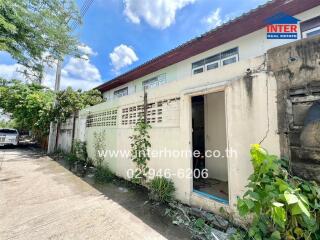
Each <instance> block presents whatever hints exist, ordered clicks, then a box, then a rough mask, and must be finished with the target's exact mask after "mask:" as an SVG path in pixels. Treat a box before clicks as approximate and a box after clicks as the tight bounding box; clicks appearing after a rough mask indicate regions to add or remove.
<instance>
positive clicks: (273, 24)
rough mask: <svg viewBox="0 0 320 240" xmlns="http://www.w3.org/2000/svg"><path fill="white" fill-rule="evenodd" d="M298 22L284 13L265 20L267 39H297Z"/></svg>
mask: <svg viewBox="0 0 320 240" xmlns="http://www.w3.org/2000/svg"><path fill="white" fill-rule="evenodd" d="M299 21H300V20H299V19H297V18H295V17H292V16H290V15H288V14H285V13H278V14H276V15H274V16H272V17H270V18H268V19H266V20H265V22H266V23H267V24H268V25H267V39H298V29H299V27H298V22H299Z"/></svg>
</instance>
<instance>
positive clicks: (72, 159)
mask: <svg viewBox="0 0 320 240" xmlns="http://www.w3.org/2000/svg"><path fill="white" fill-rule="evenodd" d="M65 159H66V162H67V164H68V166H69V169H71V168H72V167H74V165H75V163H76V162H77V161H78V158H77V156H76V155H75V154H73V153H68V154H66V156H65Z"/></svg>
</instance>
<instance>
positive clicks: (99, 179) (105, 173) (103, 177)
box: [94, 165, 115, 184]
mask: <svg viewBox="0 0 320 240" xmlns="http://www.w3.org/2000/svg"><path fill="white" fill-rule="evenodd" d="M114 178H115V176H114V174H113V173H112V172H111V171H110V169H109V168H108V167H106V166H102V165H100V166H98V167H97V169H96V172H95V174H94V181H95V182H96V183H100V184H103V183H109V182H111V181H112V180H113V179H114Z"/></svg>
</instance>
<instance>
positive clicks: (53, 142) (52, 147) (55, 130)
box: [48, 0, 94, 153]
mask: <svg viewBox="0 0 320 240" xmlns="http://www.w3.org/2000/svg"><path fill="white" fill-rule="evenodd" d="M93 1H94V0H85V1H84V2H83V5H82V8H81V9H80V15H81V17H82V18H83V17H84V16H85V14H86V13H87V11H88V9H89V8H90V6H91V4H92V3H93ZM69 23H70V19H69V20H68V21H67V23H66V24H69ZM78 25H79V24H78V22H76V23H75V24H73V26H72V27H71V28H72V30H75V29H76V28H77V27H78ZM62 64H63V61H61V60H58V62H57V70H56V81H55V85H54V91H55V93H58V92H59V91H60V83H61V70H62ZM53 104H54V105H53V106H55V105H56V101H54V103H53ZM74 114H75V113H74ZM59 127H60V124H59V123H56V124H55V123H53V122H51V123H50V133H49V139H48V153H53V152H54V151H56V149H57V146H58V137H59Z"/></svg>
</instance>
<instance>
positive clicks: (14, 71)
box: [0, 63, 25, 80]
mask: <svg viewBox="0 0 320 240" xmlns="http://www.w3.org/2000/svg"><path fill="white" fill-rule="evenodd" d="M24 69H25V68H24V67H23V66H21V65H20V64H17V63H16V64H0V77H2V78H4V79H18V80H24V75H23V74H22V73H21V72H22V71H24Z"/></svg>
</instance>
